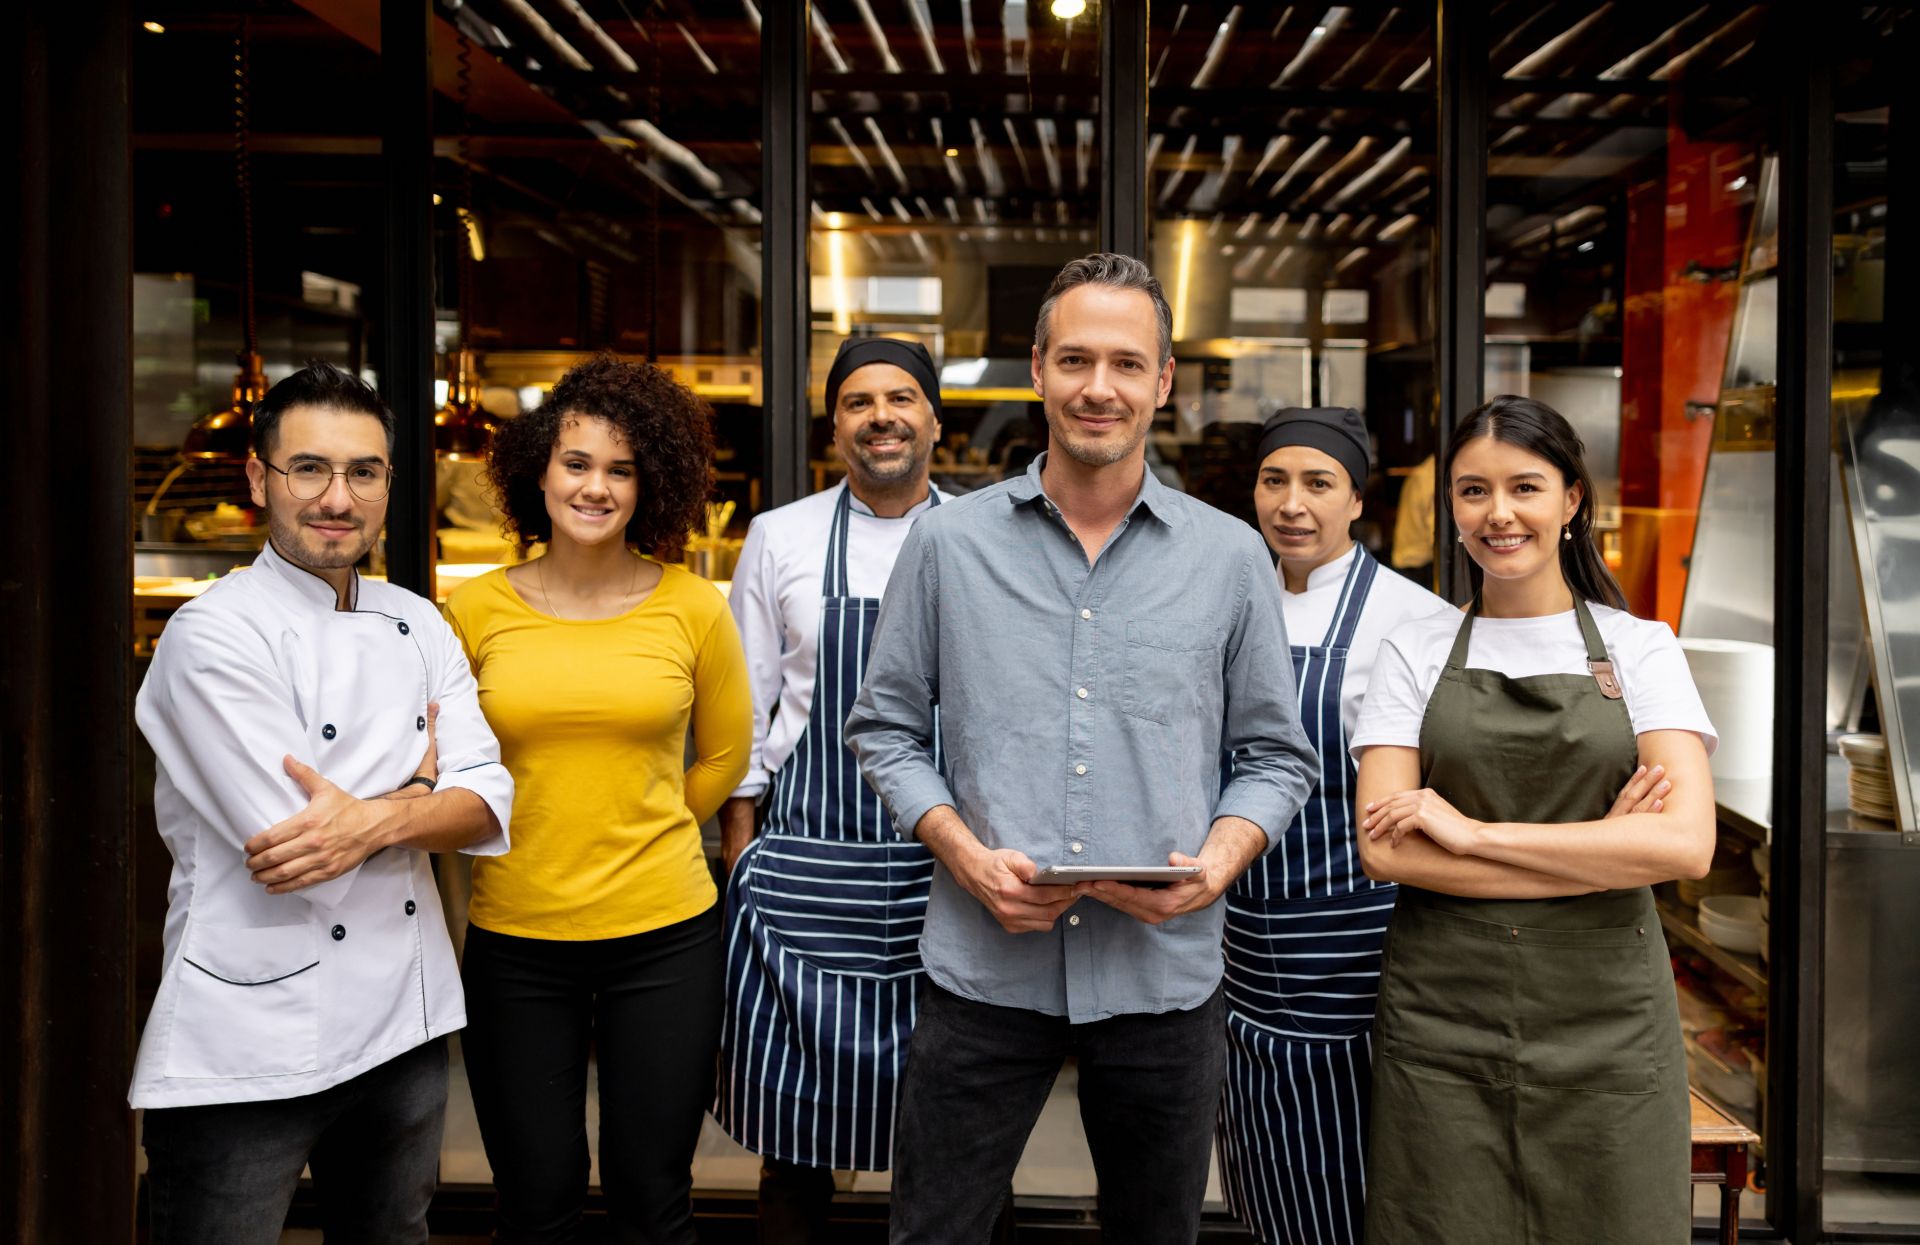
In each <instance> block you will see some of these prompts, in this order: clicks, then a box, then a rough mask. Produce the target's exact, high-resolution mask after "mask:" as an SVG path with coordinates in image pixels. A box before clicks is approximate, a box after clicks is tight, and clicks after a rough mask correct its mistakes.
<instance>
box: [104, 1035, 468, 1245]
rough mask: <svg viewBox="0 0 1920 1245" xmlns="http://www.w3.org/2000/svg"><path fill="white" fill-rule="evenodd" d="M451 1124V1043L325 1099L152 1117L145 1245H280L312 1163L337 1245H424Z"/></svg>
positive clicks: (326, 1223)
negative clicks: (443, 1134) (444, 1133)
mask: <svg viewBox="0 0 1920 1245" xmlns="http://www.w3.org/2000/svg"><path fill="white" fill-rule="evenodd" d="M446 1113H447V1043H446V1039H445V1038H435V1039H434V1040H433V1041H431V1042H428V1043H426V1044H424V1045H421V1046H416V1047H414V1048H413V1049H412V1050H410V1051H408V1052H406V1053H405V1054H403V1055H396V1056H394V1057H393V1058H392V1059H389V1060H388V1061H387V1062H385V1063H383V1064H381V1065H380V1066H379V1067H377V1068H371V1069H369V1070H367V1071H365V1072H362V1073H361V1074H360V1075H359V1076H356V1077H354V1078H353V1079H352V1080H351V1081H346V1082H343V1083H342V1084H339V1085H335V1086H334V1087H333V1088H332V1089H323V1090H321V1091H320V1092H319V1093H317V1094H306V1095H304V1096H302V1097H299V1098H275V1099H269V1100H267V1101H264V1102H233V1103H220V1104H218V1105H214V1106H205V1107H165V1108H158V1107H156V1108H150V1109H148V1111H147V1113H146V1116H145V1117H144V1119H143V1120H142V1122H141V1129H140V1140H141V1144H142V1145H143V1146H145V1148H146V1151H147V1216H148V1221H149V1223H150V1225H151V1228H152V1231H151V1234H150V1236H149V1238H148V1239H149V1240H151V1241H152V1242H153V1245H276V1242H278V1241H279V1240H280V1230H281V1228H282V1226H283V1225H284V1224H285V1223H286V1219H287V1205H288V1203H290V1202H292V1201H293V1192H294V1189H295V1188H297V1187H298V1186H299V1184H300V1169H301V1168H302V1167H305V1166H308V1165H309V1164H311V1166H312V1167H313V1183H314V1188H315V1190H316V1191H317V1192H318V1194H319V1197H320V1222H321V1225H322V1226H323V1227H324V1228H325V1230H326V1238H327V1241H328V1243H329V1245H332V1243H333V1242H346V1241H352V1242H355V1243H356V1245H359V1243H361V1242H364V1243H365V1245H416V1243H418V1245H425V1242H426V1239H427V1203H428V1202H429V1201H431V1200H432V1199H433V1186H434V1177H435V1174H436V1172H437V1171H438V1170H439V1166H440V1131H441V1127H442V1125H443V1124H444V1122H445V1120H446Z"/></svg>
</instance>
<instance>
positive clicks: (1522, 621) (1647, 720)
mask: <svg viewBox="0 0 1920 1245" xmlns="http://www.w3.org/2000/svg"><path fill="white" fill-rule="evenodd" d="M1587 608H1588V609H1590V610H1591V611H1592V612H1593V621H1594V625H1595V626H1597V627H1599V629H1600V638H1601V640H1603V641H1604V642H1605V643H1606V646H1607V654H1608V656H1609V657H1611V658H1612V659H1613V672H1614V674H1615V676H1616V677H1618V678H1619V680H1620V690H1621V692H1622V694H1623V696H1624V699H1625V700H1626V705H1627V718H1628V720H1629V721H1630V722H1632V723H1633V731H1634V734H1636V735H1643V734H1645V733H1646V732H1648V731H1674V730H1678V731H1692V732H1693V733H1694V734H1696V735H1698V736H1700V739H1701V742H1703V743H1705V744H1706V746H1707V754H1708V755H1709V756H1711V755H1712V754H1713V750H1714V749H1715V748H1716V747H1718V746H1719V743H1720V737H1719V736H1718V735H1716V734H1715V733H1714V730H1713V723H1712V722H1711V721H1709V720H1708V719H1707V710H1706V706H1704V705H1702V704H1701V703H1700V693H1699V692H1698V691H1696V690H1695V689H1694V686H1693V673H1692V671H1690V670H1689V669H1688V667H1687V658H1686V654H1685V653H1683V652H1681V651H1680V642H1679V641H1678V640H1676V639H1674V638H1673V631H1672V629H1671V628H1669V627H1668V626H1667V624H1665V623H1663V622H1659V621H1657V620H1648V619H1643V618H1635V617H1634V616H1633V615H1631V614H1628V613H1624V612H1622V611H1620V610H1616V609H1609V608H1607V607H1606V606H1604V605H1591V604H1590V605H1589V606H1588V607H1587ZM1465 619H1466V615H1465V614H1464V613H1462V612H1461V611H1459V610H1453V611H1450V612H1448V613H1446V614H1437V615H1433V616H1430V617H1426V618H1417V619H1414V620H1413V621H1412V622H1409V623H1406V624H1405V625H1403V626H1401V627H1400V628H1399V629H1397V630H1395V631H1394V632H1393V633H1392V634H1391V635H1389V636H1387V638H1386V640H1385V641H1384V642H1383V643H1382V644H1381V645H1380V655H1379V658H1378V660H1377V661H1376V662H1375V665H1374V671H1373V680H1372V682H1371V683H1370V684H1369V686H1368V688H1367V699H1366V703H1365V704H1364V705H1362V706H1361V709H1360V722H1359V725H1358V726H1356V727H1355V728H1354V730H1353V736H1352V740H1351V742H1350V743H1349V744H1348V747H1349V748H1350V749H1351V750H1352V752H1353V754H1354V756H1355V757H1358V756H1359V755H1360V752H1361V750H1362V749H1363V748H1370V747H1373V746H1374V745H1376V744H1388V745H1398V746H1400V747H1405V748H1417V747H1419V746H1420V722H1421V719H1422V718H1424V717H1425V716H1426V713H1427V700H1428V699H1429V698H1430V697H1431V696H1432V695H1433V689H1434V687H1435V686H1436V685H1438V683H1439V682H1440V672H1441V671H1442V670H1444V669H1445V668H1446V665H1447V656H1448V654H1450V653H1451V652H1452V651H1453V641H1454V638H1455V637H1456V636H1458V635H1459V634H1460V624H1461V623H1462V622H1464V621H1465ZM1467 665H1468V667H1470V668H1472V669H1475V670H1497V671H1499V672H1500V673H1501V674H1504V675H1506V676H1507V677H1508V678H1510V679H1524V678H1530V677H1532V676H1534V675H1538V674H1587V673H1588V670H1587V645H1586V641H1585V640H1583V639H1582V638H1581V637H1580V623H1579V620H1578V619H1577V618H1576V617H1575V615H1574V612H1573V611H1572V610H1567V611H1566V612H1565V613H1561V614H1548V615H1546V616H1544V617H1541V618H1485V617H1482V618H1476V619H1475V620H1474V623H1473V638H1472V640H1470V641H1469V642H1468V644H1467Z"/></svg>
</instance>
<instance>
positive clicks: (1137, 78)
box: [1099, 0, 1150, 259]
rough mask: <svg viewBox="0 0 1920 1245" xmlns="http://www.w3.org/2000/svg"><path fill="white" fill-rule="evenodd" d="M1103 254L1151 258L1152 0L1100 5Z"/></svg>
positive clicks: (1121, 0) (1117, 0)
mask: <svg viewBox="0 0 1920 1245" xmlns="http://www.w3.org/2000/svg"><path fill="white" fill-rule="evenodd" d="M1099 180H1100V249H1101V250H1104V251H1117V252H1119V253H1120V254H1122V255H1132V256H1134V257H1136V258H1138V259H1149V258H1150V257H1149V256H1148V254H1147V0H1109V3H1107V4H1103V5H1101V6H1100V175H1099Z"/></svg>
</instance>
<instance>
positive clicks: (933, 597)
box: [846, 525, 954, 838]
mask: <svg viewBox="0 0 1920 1245" xmlns="http://www.w3.org/2000/svg"><path fill="white" fill-rule="evenodd" d="M923 526H924V525H922V526H917V527H916V528H915V529H914V530H913V531H912V532H911V533H909V534H908V536H907V540H906V543H905V544H904V545H902V546H901V548H900V556H899V558H898V559H896V560H895V562H894V564H893V574H892V575H891V576H890V577H889V578H888V580H887V590H886V594H885V596H883V597H882V598H881V604H880V617H879V618H878V619H877V620H876V621H875V623H874V631H873V647H872V651H871V652H870V653H869V654H868V657H867V677H866V681H865V682H864V683H862V684H861V687H860V695H859V698H858V699H857V700H856V701H855V702H854V706H853V712H852V713H851V714H850V715H848V718H847V725H846V738H847V746H848V747H850V748H852V749H853V753H854V756H855V758H856V759H858V761H859V763H860V772H861V773H862V774H863V775H864V776H865V777H866V780H867V782H868V784H869V785H871V786H872V787H873V789H874V791H875V792H876V793H877V794H878V795H879V796H880V799H881V800H882V802H884V803H885V804H886V806H887V811H888V812H889V813H891V814H892V815H893V824H894V825H895V826H897V827H898V828H899V830H900V833H901V834H902V835H904V836H906V837H908V838H912V837H913V835H914V831H915V830H916V829H917V828H918V826H919V824H920V819H921V818H922V817H925V816H926V815H927V814H928V813H929V812H931V811H932V810H934V809H936V808H938V807H940V806H941V805H942V804H952V803H954V798H953V791H952V790H951V789H950V788H949V787H948V785H947V780H946V779H945V778H943V777H942V776H941V774H940V770H939V767H938V766H936V765H935V764H934V760H933V736H934V706H935V705H936V704H937V703H938V701H939V698H940V619H939V608H938V605H939V574H938V568H937V567H936V566H935V565H934V560H933V545H932V542H931V541H929V540H928V539H927V538H926V535H925V532H924V530H923Z"/></svg>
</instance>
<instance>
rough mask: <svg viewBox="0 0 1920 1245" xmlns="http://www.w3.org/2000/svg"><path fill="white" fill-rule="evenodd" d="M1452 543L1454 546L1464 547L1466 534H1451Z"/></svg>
mask: <svg viewBox="0 0 1920 1245" xmlns="http://www.w3.org/2000/svg"><path fill="white" fill-rule="evenodd" d="M1453 543H1454V544H1456V545H1464V544H1466V543H1467V534H1466V533H1465V532H1455V533H1454V534H1453Z"/></svg>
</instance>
